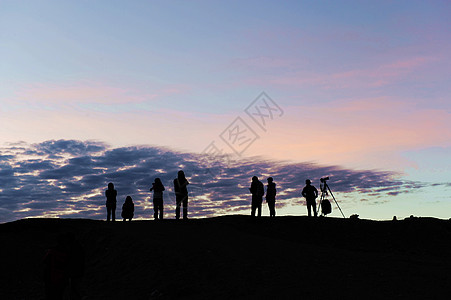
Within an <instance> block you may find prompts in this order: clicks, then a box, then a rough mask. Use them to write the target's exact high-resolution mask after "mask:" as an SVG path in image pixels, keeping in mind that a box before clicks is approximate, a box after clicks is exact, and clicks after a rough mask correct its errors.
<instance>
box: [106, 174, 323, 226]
mask: <svg viewBox="0 0 451 300" xmlns="http://www.w3.org/2000/svg"><path fill="white" fill-rule="evenodd" d="M267 181H268V185H267V186H266V197H265V199H266V203H268V208H269V216H270V217H271V218H273V217H275V216H276V193H277V190H276V183H275V182H274V179H273V178H272V177H268V178H267ZM173 184H174V192H175V202H176V207H175V218H176V219H177V220H178V219H180V209H181V207H183V219H185V220H186V219H188V189H187V186H188V184H189V182H188V180H187V179H186V177H185V173H184V172H183V170H180V171H178V173H177V178H175V179H174V181H173ZM305 184H306V185H305V187H304V188H303V190H302V193H301V194H302V196H303V197H305V198H306V200H307V211H308V216H309V217H310V216H311V215H312V213H311V210H312V209H313V214H314V216H315V217H316V216H317V212H316V198H317V197H318V190H317V189H316V188H315V187H314V186H313V185H312V184H311V181H310V179H307V180H306V181H305ZM149 191H150V192H153V207H154V219H155V220H162V219H163V207H164V205H163V191H165V187H164V185H163V183H162V182H161V179H160V178H155V181H154V182H153V183H152V187H151V188H150V190H149ZM249 191H250V193H251V194H252V202H251V216H253V217H255V213H257V216H258V217H261V212H262V204H263V196H264V195H265V188H264V185H263V183H262V182H261V181H260V180H258V177H257V176H253V177H252V183H251V186H250V188H249ZM105 196H106V209H107V221H110V220H112V221H115V220H116V203H117V200H116V198H117V191H116V190H115V189H114V184H113V183H111V182H110V183H108V189H107V190H106V191H105ZM134 212H135V206H134V203H133V199H132V197H130V196H127V197H126V199H125V202H124V204H123V205H122V213H121V217H122V219H123V220H124V221H126V220H129V221H131V220H132V219H133V216H134Z"/></svg>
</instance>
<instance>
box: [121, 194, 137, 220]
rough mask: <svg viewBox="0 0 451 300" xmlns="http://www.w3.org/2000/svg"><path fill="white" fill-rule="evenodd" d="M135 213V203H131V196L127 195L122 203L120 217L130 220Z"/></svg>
mask: <svg viewBox="0 0 451 300" xmlns="http://www.w3.org/2000/svg"><path fill="white" fill-rule="evenodd" d="M134 215H135V204H134V203H133V200H132V197H130V196H127V198H125V202H124V204H122V214H121V216H122V218H123V219H124V221H125V220H127V219H128V220H129V221H131V220H132V219H133V216H134Z"/></svg>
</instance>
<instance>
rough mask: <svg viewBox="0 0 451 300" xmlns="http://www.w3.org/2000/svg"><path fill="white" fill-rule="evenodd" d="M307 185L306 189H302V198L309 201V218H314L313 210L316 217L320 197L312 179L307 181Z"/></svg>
mask: <svg viewBox="0 0 451 300" xmlns="http://www.w3.org/2000/svg"><path fill="white" fill-rule="evenodd" d="M305 184H306V185H305V187H304V188H303V189H302V196H304V197H305V199H306V200H307V211H308V216H309V217H311V216H312V213H311V209H312V208H313V213H314V215H315V217H316V216H317V214H316V198H317V197H318V190H317V189H316V187H314V186H313V185H312V182H311V181H310V179H307V180H305Z"/></svg>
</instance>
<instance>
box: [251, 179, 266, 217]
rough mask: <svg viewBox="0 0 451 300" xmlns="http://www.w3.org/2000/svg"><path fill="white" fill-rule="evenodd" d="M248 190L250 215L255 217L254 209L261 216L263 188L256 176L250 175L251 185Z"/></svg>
mask: <svg viewBox="0 0 451 300" xmlns="http://www.w3.org/2000/svg"><path fill="white" fill-rule="evenodd" d="M249 191H250V192H251V194H252V204H251V216H253V217H255V210H257V211H258V216H259V217H261V216H262V202H263V195H264V194H265V188H264V186H263V183H262V182H261V181H259V180H258V177H257V176H254V177H252V183H251V187H250V188H249Z"/></svg>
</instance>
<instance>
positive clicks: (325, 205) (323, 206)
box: [321, 199, 332, 215]
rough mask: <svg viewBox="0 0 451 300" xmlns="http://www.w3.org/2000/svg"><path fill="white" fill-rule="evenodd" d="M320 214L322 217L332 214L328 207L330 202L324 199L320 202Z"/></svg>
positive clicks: (330, 208)
mask: <svg viewBox="0 0 451 300" xmlns="http://www.w3.org/2000/svg"><path fill="white" fill-rule="evenodd" d="M321 212H322V213H323V215H327V214H330V213H331V212H332V205H330V201H329V200H327V199H324V200H323V201H321Z"/></svg>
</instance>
